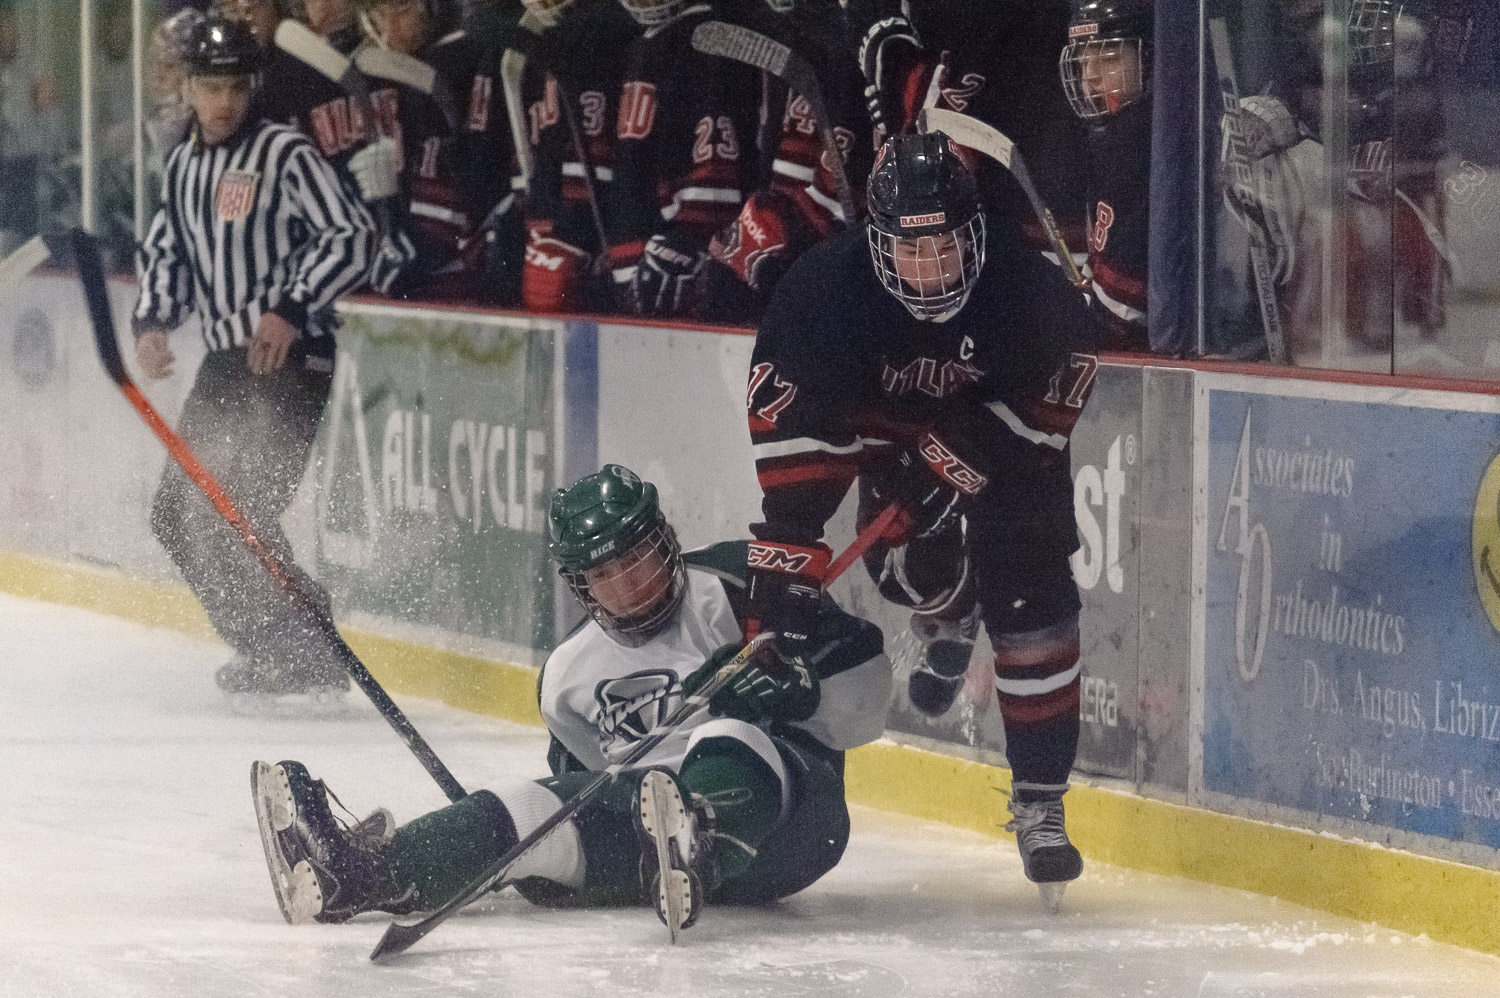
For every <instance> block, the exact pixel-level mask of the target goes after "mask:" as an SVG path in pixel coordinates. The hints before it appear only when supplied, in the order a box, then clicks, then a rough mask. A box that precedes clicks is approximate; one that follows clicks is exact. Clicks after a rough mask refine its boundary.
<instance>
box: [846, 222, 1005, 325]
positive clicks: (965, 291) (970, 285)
mask: <svg viewBox="0 0 1500 998" xmlns="http://www.w3.org/2000/svg"><path fill="white" fill-rule="evenodd" d="M866 230H867V231H868V233H869V240H870V259H871V260H872V261H873V262H874V264H875V273H876V275H877V276H878V277H879V278H880V283H881V285H882V286H883V287H884V288H885V289H886V290H887V291H889V292H890V293H891V294H892V295H894V296H895V297H896V298H897V299H899V300H900V302H901V304H903V305H905V306H906V310H907V311H908V312H910V313H911V314H912V315H914V316H916V317H917V318H918V319H921V320H923V321H926V322H931V321H934V320H942V319H946V318H948V317H949V316H951V315H953V314H955V313H956V312H957V311H958V310H959V309H961V308H963V307H964V303H965V302H967V301H968V300H969V294H970V292H972V291H973V290H974V284H975V282H976V281H978V280H979V272H980V271H981V270H982V269H983V268H984V231H985V230H984V213H983V212H975V213H974V214H973V215H971V216H970V217H969V219H968V220H967V221H965V222H962V223H960V224H959V225H958V226H956V227H955V228H952V229H949V230H947V231H945V232H937V233H932V234H928V235H920V236H916V235H913V236H896V235H892V234H890V233H888V232H882V231H881V230H880V229H877V228H876V227H875V226H874V225H867V226H866ZM948 236H952V237H953V244H952V245H951V246H946V247H945V246H943V245H942V243H943V241H944V240H945V239H946V238H947V237H948ZM955 255H956V259H954V257H955ZM955 263H956V264H957V266H956V267H955V266H954V264H955ZM903 271H904V272H905V273H906V277H903V276H902V272H903ZM913 274H919V275H922V276H923V277H924V278H925V279H922V280H918V281H917V282H915V283H913V282H911V281H909V280H907V277H910V276H912V275H913Z"/></svg>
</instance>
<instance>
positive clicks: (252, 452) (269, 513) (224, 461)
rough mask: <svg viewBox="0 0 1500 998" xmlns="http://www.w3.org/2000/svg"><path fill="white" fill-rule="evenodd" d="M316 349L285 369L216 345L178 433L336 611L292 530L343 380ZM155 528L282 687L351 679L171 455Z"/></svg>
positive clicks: (294, 355) (230, 636) (218, 619)
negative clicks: (286, 525) (256, 367)
mask: <svg viewBox="0 0 1500 998" xmlns="http://www.w3.org/2000/svg"><path fill="white" fill-rule="evenodd" d="M307 345H308V341H307V340H306V339H299V340H298V341H297V342H296V343H294V344H293V345H292V348H291V350H290V351H289V353H288V356H287V360H286V363H284V364H283V365H282V366H281V368H280V369H279V370H277V371H275V372H273V373H271V374H266V375H259V376H257V375H253V374H251V373H250V369H249V366H248V363H247V350H246V349H245V348H243V347H241V348H238V349H234V350H223V351H214V352H211V353H209V354H208V356H207V357H205V358H204V360H203V365H202V367H200V368H199V369H198V375H197V378H196V380H194V382H193V388H192V391H190V392H189V393H188V397H187V401H186V403H185V404H184V405H183V409H182V416H181V418H180V419H179V420H178V428H177V432H178V434H179V435H180V436H181V437H182V438H183V440H184V441H185V442H186V443H187V445H188V446H189V447H190V448H191V449H192V451H193V453H194V454H195V455H196V456H197V457H198V460H199V461H201V462H202V463H203V465H204V467H206V468H207V469H208V470H209V472H210V473H211V474H212V475H213V476H214V478H215V480H216V481H218V483H219V484H220V485H221V486H222V487H223V489H224V492H225V493H226V494H227V495H228V496H229V499H230V501H231V502H233V503H234V504H235V505H236V506H237V507H238V508H239V510H240V512H241V513H243V514H244V516H245V518H246V520H248V521H249V524H250V528H251V530H252V531H254V533H255V534H256V536H257V537H259V538H260V540H261V541H262V542H263V543H264V544H265V545H266V546H267V547H268V548H269V549H270V550H271V552H272V553H274V554H275V555H276V557H277V558H279V559H280V560H281V562H282V563H283V564H285V565H287V566H288V567H289V568H290V569H291V571H292V573H293V574H294V576H295V577H296V578H297V580H298V581H299V582H300V583H301V584H302V585H303V587H304V591H306V592H308V593H309V594H310V595H312V596H313V597H314V598H315V600H317V601H318V602H319V603H320V604H321V606H323V607H324V608H325V609H326V608H327V606H328V594H327V593H326V591H325V590H323V588H322V587H321V586H319V585H318V584H317V583H315V582H313V581H312V580H311V578H309V577H308V576H307V575H306V574H305V573H303V572H302V571H301V570H300V569H298V568H297V567H296V566H295V565H293V564H292V549H291V545H290V544H289V543H288V542H287V539H286V535H285V534H284V533H283V532H282V529H281V515H282V513H284V512H285V511H286V508H287V506H288V505H290V504H291V501H292V497H293V495H294V494H295V493H296V490H297V485H298V483H299V482H301V480H302V475H303V472H304V471H305V470H306V468H307V460H308V454H309V452H310V451H311V449H312V443H313V438H314V436H315V435H316V434H317V430H318V423H319V421H320V420H321V419H322V416H323V409H324V406H325V405H326V404H327V401H328V395H329V391H330V389H331V388H332V385H333V373H332V368H333V364H332V358H331V357H323V356H321V355H317V356H313V357H309V356H308V354H307ZM331 345H332V344H331V343H330V344H328V346H329V347H331ZM320 346H321V344H320ZM321 352H322V351H319V353H320V354H321ZM329 352H330V353H331V350H330V351H329ZM151 529H152V532H153V533H155V534H156V537H157V539H158V540H160V541H161V543H162V546H163V547H165V548H166V549H167V553H168V554H170V555H171V557H172V561H173V562H175V563H176V565H177V567H178V569H179V570H180V571H181V572H182V575H183V578H184V579H186V580H187V583H188V586H189V587H190V588H191V589H192V590H193V593H194V595H196V596H197V597H198V601H199V602H200V603H202V604H203V609H204V610H205V611H207V613H208V617H209V620H211V621H212V622H213V625H214V627H215V628H216V629H217V630H218V632H219V634H220V636H222V637H223V638H224V640H225V641H226V642H228V644H229V645H230V647H232V648H233V649H234V650H235V652H236V653H237V654H239V655H240V656H243V657H244V658H246V659H248V660H250V661H251V662H254V663H255V664H256V665H257V667H262V668H263V669H264V671H265V672H266V673H267V675H268V676H277V677H279V678H280V680H281V681H282V684H283V685H284V684H285V682H286V680H288V679H289V678H293V677H295V678H300V679H302V680H304V681H305V682H307V683H323V682H339V681H340V679H339V678H338V677H341V676H342V670H341V669H340V668H339V667H338V665H337V664H336V663H335V662H334V661H333V660H332V656H331V655H329V654H328V653H327V652H326V651H325V648H324V644H323V641H322V639H321V638H319V637H317V636H316V635H315V633H314V632H313V631H312V630H311V628H309V627H307V626H305V625H303V624H301V623H300V622H299V617H298V615H297V613H296V612H295V610H294V606H293V603H292V600H291V598H290V597H289V596H287V594H286V593H284V592H282V591H281V589H280V588H279V587H278V585H277V584H276V582H275V580H274V579H273V578H272V577H271V574H270V573H269V572H268V571H266V569H265V568H264V567H263V566H262V565H261V564H260V563H259V562H258V561H257V560H256V558H255V556H254V555H252V554H251V553H250V551H249V550H248V549H246V547H245V545H244V542H243V541H242V540H241V538H240V535H239V532H238V531H236V530H235V529H234V528H233V527H231V526H230V525H229V524H228V522H226V521H225V520H224V518H223V517H222V516H220V515H219V513H218V511H217V510H215V509H214V507H213V505H212V503H210V502H209V500H208V498H207V497H206V496H204V495H203V493H202V492H201V491H200V490H199V489H198V487H197V486H196V485H194V484H193V483H192V481H191V480H190V479H189V478H188V477H187V476H186V475H185V474H184V473H183V472H182V470H181V469H180V468H178V467H177V465H176V464H175V463H174V462H170V461H169V462H168V463H167V468H166V471H165V473H164V474H163V475H162V480H161V485H160V487H159V488H158V489H157V492H156V498H155V501H154V502H153V503H152V508H151Z"/></svg>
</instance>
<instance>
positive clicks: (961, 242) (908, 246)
mask: <svg viewBox="0 0 1500 998" xmlns="http://www.w3.org/2000/svg"><path fill="white" fill-rule="evenodd" d="M867 200H868V202H869V210H870V220H869V226H868V231H869V238H870V259H871V260H872V261H873V262H874V264H875V273H876V276H878V277H879V278H880V283H881V284H882V285H883V286H884V287H885V289H886V290H887V291H889V292H890V293H891V294H893V295H895V296H896V298H897V299H898V300H899V301H900V302H901V304H903V305H905V306H906V308H907V310H908V311H909V312H911V314H912V315H914V316H916V317H917V318H918V319H923V320H932V319H939V320H941V319H945V318H947V317H948V316H950V315H952V314H953V313H955V312H957V311H958V310H959V309H960V308H963V306H964V302H966V301H968V299H969V292H971V291H972V290H973V289H974V283H975V281H977V280H978V279H979V271H980V269H981V268H983V266H984V211H983V209H982V208H981V207H980V203H979V188H978V185H976V184H975V183H974V177H973V175H972V174H970V173H969V169H968V167H966V166H965V165H964V162H963V160H961V159H959V157H958V152H957V150H955V149H954V147H953V143H952V142H951V141H950V140H949V138H948V136H946V135H944V134H943V133H942V132H925V133H922V134H919V135H895V136H892V137H891V138H889V139H887V140H886V142H885V144H884V145H883V146H881V147H880V154H879V155H878V156H877V157H876V158H875V169H873V170H872V171H870V182H869V186H868V191H867ZM950 237H951V238H950Z"/></svg>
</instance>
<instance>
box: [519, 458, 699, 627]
mask: <svg viewBox="0 0 1500 998" xmlns="http://www.w3.org/2000/svg"><path fill="white" fill-rule="evenodd" d="M547 519H548V531H547V532H548V545H547V546H548V549H549V550H550V551H551V553H552V557H553V558H554V559H555V560H556V561H557V565H558V568H557V574H558V575H560V576H561V577H562V579H563V581H565V582H567V583H568V586H569V588H571V589H572V591H573V595H574V596H575V597H576V598H577V599H578V602H579V603H581V604H582V605H583V608H584V609H585V610H587V611H588V613H589V616H591V617H593V618H594V620H596V621H598V623H599V625H600V626H601V627H603V628H604V629H605V631H606V632H608V633H609V634H610V636H611V637H613V638H614V639H615V640H616V641H619V642H620V643H621V644H624V645H627V646H630V647H636V646H639V645H640V644H643V643H644V642H645V641H646V640H648V639H649V638H651V637H652V636H653V635H655V634H657V633H659V632H660V631H661V630H663V629H664V628H665V627H666V626H667V624H668V623H670V622H671V620H672V618H673V617H674V616H675V615H676V613H677V607H678V606H679V605H680V604H681V603H682V596H683V592H684V590H685V589H686V581H687V579H686V576H687V573H686V570H685V569H684V567H683V564H682V551H681V548H680V547H679V546H678V544H677V535H676V533H675V532H674V531H673V530H672V528H671V526H670V525H669V524H668V523H667V520H666V517H664V516H663V515H662V512H661V503H660V501H659V500H658V498H657V492H656V486H655V485H652V484H651V483H650V482H646V481H642V480H641V477H640V476H639V475H637V474H636V473H635V472H633V471H631V470H630V469H629V468H626V467H625V466H624V465H619V464H607V465H605V466H604V468H603V469H602V470H600V471H597V472H595V473H594V474H592V475H589V476H588V477H587V478H582V479H579V480H578V481H577V482H574V483H573V484H572V485H570V486H568V487H567V488H565V489H558V490H557V491H556V492H554V493H553V494H552V505H551V508H550V509H549V511H548V517H547ZM646 543H649V544H650V545H652V546H653V547H654V548H656V549H657V552H658V553H659V554H660V556H661V558H662V562H663V564H664V565H665V566H666V570H667V571H668V573H669V574H670V579H669V583H668V587H667V590H666V594H665V595H664V597H663V599H662V600H661V602H660V603H659V604H657V605H656V606H653V607H651V608H649V609H648V610H647V611H646V612H645V613H642V614H640V615H637V616H633V617H617V616H615V615H614V614H612V613H610V612H609V611H607V610H606V609H604V607H603V606H601V605H600V604H599V602H598V600H596V599H595V598H594V596H593V594H592V593H591V592H590V591H589V585H588V579H587V577H586V576H585V573H586V572H587V571H588V570H589V569H592V568H598V567H599V566H601V565H603V564H605V563H607V562H609V561H613V560H614V559H616V558H619V557H621V556H622V555H625V554H627V553H629V552H631V551H633V550H635V549H636V548H637V547H639V546H640V545H642V544H646Z"/></svg>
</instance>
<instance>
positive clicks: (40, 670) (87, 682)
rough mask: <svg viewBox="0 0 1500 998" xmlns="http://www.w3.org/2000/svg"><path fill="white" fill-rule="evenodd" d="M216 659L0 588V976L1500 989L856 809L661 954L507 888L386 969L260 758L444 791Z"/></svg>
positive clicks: (1084, 990)
mask: <svg viewBox="0 0 1500 998" xmlns="http://www.w3.org/2000/svg"><path fill="white" fill-rule="evenodd" d="M223 657H224V651H223V649H222V647H220V646H217V645H215V644H213V643H209V642H202V641H195V640H191V639H188V638H185V637H182V636H180V635H177V634H174V633H171V632H167V631H159V630H153V629H150V628H145V627H139V626H136V625H133V624H129V623H125V622H122V621H119V620H117V619H113V618H110V617H105V616H100V615H96V614H92V613H88V612H85V611H80V610H74V609H69V608H62V607H56V606H51V605H48V604H43V603H35V602H30V601H26V600H20V599H16V598H13V597H8V596H0V774H3V777H0V995H3V996H6V998H10V996H17V998H19V996H48V998H63V996H72V995H77V996H88V998H109V996H116V995H145V996H159V998H176V996H193V998H198V996H219V995H227V996H240V995H267V996H271V995H274V996H289V998H314V996H325V995H327V996H338V998H354V996H359V998H380V996H386V995H434V996H444V998H447V996H454V995H465V994H477V995H486V996H525V998H544V996H545V998H551V996H559V998H565V996H584V995H587V996H603V998H615V996H620V995H651V996H654V998H716V996H767V998H783V996H804V995H826V996H834V995H839V996H845V995H847V996H855V995H859V996H868V998H887V996H896V995H912V996H916V995H933V996H937V995H943V996H947V995H985V996H992V995H994V996H998V995H1053V994H1057V995H1080V996H1090V998H1094V996H1113V995H1132V996H1134V995H1164V996H1198V998H1206V996H1229V995H1235V996H1288V998H1290V996H1317V998H1353V996H1361V998H1377V996H1378V998H1399V996H1442V998H1454V996H1493V995H1500V960H1495V959H1492V958H1490V957H1487V956H1483V955H1479V954H1476V953H1472V952H1469V951H1465V950H1461V949H1456V948H1454V947H1451V946H1445V945H1440V944H1437V943H1433V942H1431V941H1428V940H1426V939H1422V938H1415V939H1414V938H1412V937H1410V936H1404V935H1401V934H1398V933H1394V932H1391V931H1389V930H1385V929H1377V928H1375V927H1373V926H1368V925H1363V924H1360V923H1357V922H1353V921H1350V920H1347V919H1340V918H1334V917H1331V916H1328V915H1324V914H1320V913H1318V912H1314V911H1310V910H1308V909H1305V908H1299V907H1295V906H1291V905H1287V904H1282V903H1277V902H1276V901H1273V900H1269V899H1266V898H1262V897H1259V896H1256V895H1251V894H1245V893H1242V892H1238V891H1229V890H1223V889H1219V888H1213V887H1206V886H1203V885H1200V884H1195V883H1192V882H1187V881H1180V880H1173V879H1168V878H1161V877H1153V876H1149V875H1145V874H1140V873H1136V872H1133V871H1129V870H1122V869H1118V868H1115V867H1107V866H1104V865H1102V864H1097V863H1094V864H1090V865H1089V867H1088V869H1087V871H1086V872H1085V874H1084V877H1083V879H1082V880H1080V881H1079V882H1078V883H1076V884H1074V885H1073V886H1072V887H1071V888H1070V890H1069V891H1068V895H1067V899H1066V901H1065V902H1064V909H1063V912H1062V914H1060V915H1058V916H1055V917H1054V916H1049V915H1047V914H1045V913H1044V912H1043V910H1042V908H1041V904H1040V902H1039V900H1038V898H1037V896H1036V892H1035V890H1034V888H1032V887H1031V886H1029V885H1027V884H1026V883H1025V882H1024V880H1023V878H1022V876H1021V872H1020V866H1019V862H1018V861H1017V859H1016V856H1015V853H1014V846H1013V845H1012V844H1010V843H1009V842H1002V841H995V840H989V839H985V838H982V837H980V836H977V835H972V834H967V833H962V832H958V831H954V830H952V829H949V828H946V827H944V826H941V825H935V824H925V823H920V822H914V821H910V820H908V819H903V818H897V817H892V816H888V815H883V814H880V813H877V812H873V811H869V810H866V809H862V808H861V809H856V810H855V814H854V836H853V839H852V841H851V842H850V845H849V849H848V852H847V853H846V854H845V857H844V861H843V863H842V864H841V865H840V866H839V867H838V869H836V870H835V871H833V873H831V874H830V875H829V876H827V877H825V878H824V879H823V880H822V881H821V882H819V883H818V884H816V885H814V886H813V887H812V888H810V889H809V890H807V891H805V892H803V893H802V894H800V895H798V896H796V897H793V898H791V899H788V900H786V901H784V902H782V903H781V904H780V905H778V906H776V907H774V908H769V909H731V908H719V909H716V908H710V909H709V910H708V911H707V912H706V913H705V914H704V916H703V918H702V921H700V922H699V923H698V925H696V926H694V927H693V928H692V929H690V930H688V931H687V932H686V933H684V935H683V940H682V942H681V943H680V944H679V945H678V946H677V947H675V948H668V946H667V945H666V940H665V930H664V929H663V928H662V926H661V925H660V924H659V923H658V922H657V920H656V917H655V915H654V914H653V913H651V912H649V911H648V910H645V909H634V910H613V911H567V912H560V911H548V910H542V909H538V908H533V907H531V906H530V905H528V904H527V903H526V902H525V901H523V900H521V899H520V898H519V897H517V896H515V895H514V894H513V893H507V894H506V895H503V896H498V897H495V898H493V899H491V900H488V901H486V902H483V903H481V904H479V905H476V906H475V907H474V908H472V909H470V910H469V911H466V912H464V913H462V914H460V915H459V916H458V917H455V918H454V919H452V920H451V921H449V922H448V923H447V924H445V925H443V926H441V927H439V928H438V929H437V930H436V931H435V932H433V934H432V935H430V936H428V937H427V938H426V939H425V940H423V941H421V942H420V943H418V944H417V946H416V947H414V948H413V949H412V950H411V951H410V952H409V954H407V955H406V956H405V957H404V958H402V959H400V960H399V961H398V962H397V963H396V964H394V965H392V966H385V967H377V966H373V965H371V964H370V963H369V962H368V961H367V960H366V957H367V955H368V953H369V951H370V948H371V947H372V946H373V945H374V944H375V941H376V939H378V938H379V936H380V933H381V930H382V929H383V927H384V924H385V919H384V918H383V917H377V916H370V915H367V916H363V917H361V918H360V919H358V920H356V921H354V922H352V923H350V924H346V925H338V926H296V927H293V926H288V925H286V924H285V923H283V922H282V920H281V916H280V914H279V913H278V911H277V908H276V904H275V902H274V900H273V899H272V896H271V892H270V887H269V883H268V880H267V875H266V870H265V865H264V861H263V859H262V856H261V848H260V841H259V838H258V836H257V834H256V830H255V823H254V817H253V809H252V807H251V803H250V798H249V793H248V786H249V780H248V776H249V770H250V763H251V761H252V760H253V759H265V760H271V761H274V760H279V759H283V758H296V759H300V760H302V761H303V762H305V763H306V764H307V765H308V767H309V768H310V769H311V770H312V772H313V775H314V776H319V777H323V778H325V779H326V780H327V781H328V783H329V785H330V786H331V787H332V788H333V790H334V791H335V792H336V793H337V794H338V795H339V796H340V798H341V799H342V800H343V802H344V803H345V804H346V805H348V806H349V807H350V808H351V809H353V810H355V811H357V812H360V813H364V812H365V811H367V810H369V809H371V808H373V807H375V806H377V805H381V804H384V805H386V806H388V807H390V808H391V809H392V810H393V811H394V812H395V814H396V818H397V820H398V821H405V820H407V819H410V818H412V817H414V816H415V815H417V814H419V813H421V812H422V811H424V810H427V809H430V808H434V807H437V806H440V805H441V804H443V803H444V799H443V797H442V795H441V793H440V792H439V791H438V790H437V788H436V786H435V785H434V784H433V783H432V781H431V780H430V779H429V778H428V777H427V775H426V774H425V773H424V772H423V771H422V770H421V768H420V767H419V766H418V765H417V763H416V762H415V760H414V759H413V758H412V757H411V756H410V755H409V753H408V752H407V750H406V748H405V747H404V746H403V745H402V744H401V743H400V741H399V740H398V739H397V738H396V737H395V735H394V734H392V732H391V731H390V730H389V728H387V727H386V725H385V724H384V722H383V721H381V720H380V718H379V717H378V715H376V714H375V712H374V711H373V709H371V708H370V707H368V705H366V704H364V702H363V701H362V700H359V701H358V702H353V703H351V706H350V708H349V709H348V710H347V711H346V712H345V713H344V714H343V715H342V716H339V717H336V718H333V719H326V720H310V719H247V718H241V717H235V716H231V715H229V714H228V713H227V712H226V711H225V709H224V706H223V703H222V702H221V700H220V697H219V694H218V693H217V691H216V690H215V689H214V686H213V682H212V679H211V672H212V669H213V667H214V665H215V664H216V663H217V662H218V661H219V660H221V659H222V658H223ZM356 696H357V694H356ZM404 706H405V707H406V708H407V709H408V710H409V712H410V715H411V717H412V720H413V721H414V722H415V724H416V725H417V727H418V729H419V730H420V731H421V732H422V733H423V734H424V736H425V737H426V738H427V739H428V741H429V742H430V743H431V744H432V745H433V747H434V748H435V749H436V750H437V752H438V753H439V755H441V756H442V758H443V759H444V761H445V762H447V764H448V765H449V766H450V767H451V768H452V770H453V771H454V773H455V774H456V775H457V776H458V778H459V779H460V780H461V781H462V782H463V783H464V784H465V785H466V786H469V787H478V786H481V785H483V784H484V782H485V781H486V779H490V778H494V777H496V776H499V775H501V774H522V775H533V776H534V775H542V774H543V772H544V768H545V767H544V764H543V761H542V754H543V747H544V746H543V740H542V737H541V736H540V734H539V731H538V729H534V728H527V727H523V726H519V725H512V724H506V723H502V722H498V721H493V720H489V719H485V718H480V717H475V716H472V715H467V714H464V713H461V712H459V711H455V710H451V709H449V708H446V707H444V706H441V705H438V704H433V703H424V702H421V701H417V702H411V703H407V704H405V705H404ZM997 820H998V816H997Z"/></svg>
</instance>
